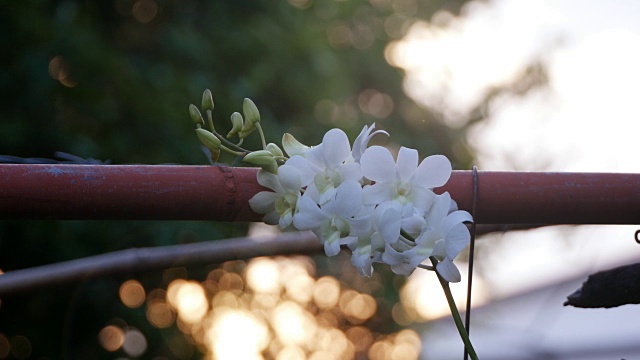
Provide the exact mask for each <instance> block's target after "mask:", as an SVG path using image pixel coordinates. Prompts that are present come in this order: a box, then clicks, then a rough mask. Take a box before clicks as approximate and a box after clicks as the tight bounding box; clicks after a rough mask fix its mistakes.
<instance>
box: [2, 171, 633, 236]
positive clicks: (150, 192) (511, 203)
mask: <svg viewBox="0 0 640 360" xmlns="http://www.w3.org/2000/svg"><path fill="white" fill-rule="evenodd" d="M256 171H257V169H255V168H233V167H227V166H180V165H22V164H18V165H16V164H10V165H6V164H5V165H0V219H60V220H64V219H98V220H99V219H104V220H107V219H116V220H213V221H260V219H261V217H262V216H261V215H259V214H255V213H253V212H252V211H251V209H250V207H249V204H248V200H249V199H250V198H251V197H252V196H253V195H254V194H256V193H257V192H258V191H261V190H264V189H263V188H262V187H261V186H260V185H259V184H258V183H257V181H256ZM478 189H479V190H478V198H477V201H478V204H477V212H476V221H477V223H479V224H536V225H552V224H640V174H610V173H544V172H492V171H480V172H478ZM443 191H449V192H450V193H451V196H452V197H453V199H455V200H456V201H457V203H458V205H459V207H460V208H461V209H464V210H468V211H470V209H471V204H472V200H473V175H472V172H471V171H454V172H453V174H452V176H451V179H450V180H449V182H448V183H447V184H446V185H445V186H444V187H442V188H439V189H436V192H437V193H441V192H443Z"/></svg>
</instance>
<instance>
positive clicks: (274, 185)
mask: <svg viewBox="0 0 640 360" xmlns="http://www.w3.org/2000/svg"><path fill="white" fill-rule="evenodd" d="M257 178H258V184H260V185H262V186H264V187H266V188H269V189H271V190H273V191H275V192H284V188H283V187H282V185H280V180H279V179H278V175H276V174H273V173H270V172H268V171H265V170H262V169H260V170H258V175H257Z"/></svg>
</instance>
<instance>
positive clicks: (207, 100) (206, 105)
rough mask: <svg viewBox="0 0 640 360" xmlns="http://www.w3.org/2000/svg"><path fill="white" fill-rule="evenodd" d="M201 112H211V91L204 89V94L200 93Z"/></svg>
mask: <svg viewBox="0 0 640 360" xmlns="http://www.w3.org/2000/svg"><path fill="white" fill-rule="evenodd" d="M202 110H203V111H207V110H211V111H213V95H211V90H209V89H206V90H205V91H204V93H202Z"/></svg>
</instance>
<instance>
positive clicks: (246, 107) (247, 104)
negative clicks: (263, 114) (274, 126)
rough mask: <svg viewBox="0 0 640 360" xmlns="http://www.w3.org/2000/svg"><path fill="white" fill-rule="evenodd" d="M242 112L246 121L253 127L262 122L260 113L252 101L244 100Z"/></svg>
mask: <svg viewBox="0 0 640 360" xmlns="http://www.w3.org/2000/svg"><path fill="white" fill-rule="evenodd" d="M242 112H243V113H244V118H245V120H246V121H247V122H248V123H250V124H251V125H253V124H255V123H257V122H260V112H259V111H258V107H257V106H256V104H254V103H253V101H251V99H248V98H245V99H244V101H243V102H242Z"/></svg>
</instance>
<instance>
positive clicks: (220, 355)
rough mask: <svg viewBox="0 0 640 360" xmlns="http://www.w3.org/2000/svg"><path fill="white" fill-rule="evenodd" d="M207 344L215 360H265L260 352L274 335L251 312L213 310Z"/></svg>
mask: <svg viewBox="0 0 640 360" xmlns="http://www.w3.org/2000/svg"><path fill="white" fill-rule="evenodd" d="M205 341H206V342H207V345H208V346H207V347H208V348H209V349H210V350H211V351H212V352H213V356H214V358H215V359H220V360H226V359H234V360H235V359H262V355H261V354H260V353H261V352H262V350H264V349H265V348H266V347H267V346H268V345H269V341H270V336H269V330H268V328H267V326H266V325H265V324H264V323H263V322H262V321H260V320H259V319H258V318H256V317H255V316H254V315H253V314H252V313H251V312H249V311H247V310H241V309H230V308H220V309H215V310H214V311H213V322H212V326H211V327H210V328H209V329H208V330H207V331H206V337H205Z"/></svg>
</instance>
